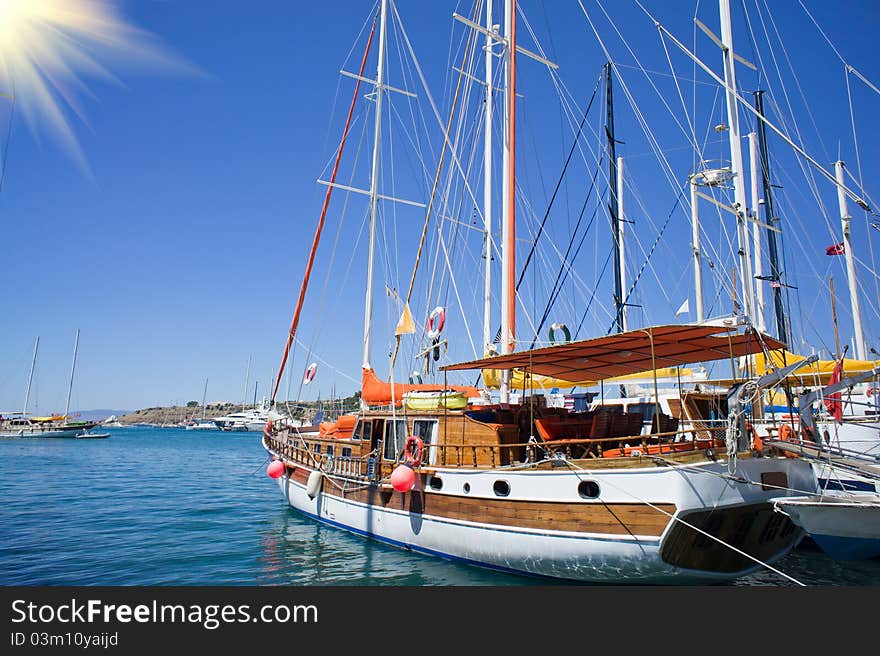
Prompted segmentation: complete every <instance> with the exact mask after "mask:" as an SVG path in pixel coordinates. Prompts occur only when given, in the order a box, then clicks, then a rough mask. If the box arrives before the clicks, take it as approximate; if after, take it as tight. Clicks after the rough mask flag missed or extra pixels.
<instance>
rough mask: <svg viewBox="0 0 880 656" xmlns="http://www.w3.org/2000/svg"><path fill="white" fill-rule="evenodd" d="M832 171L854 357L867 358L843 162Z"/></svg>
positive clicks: (836, 163) (838, 163) (837, 163)
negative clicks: (851, 320)
mask: <svg viewBox="0 0 880 656" xmlns="http://www.w3.org/2000/svg"><path fill="white" fill-rule="evenodd" d="M834 172H835V173H836V174H837V182H838V185H837V202H838V205H840V225H841V228H842V230H843V256H844V257H845V258H846V281H847V283H848V285H849V303H850V307H851V308H852V318H853V341H854V342H855V347H856V357H857V358H858V359H859V360H865V359H866V358H867V349H866V348H865V334H864V332H863V331H862V310H861V308H860V306H859V288H858V282H857V281H856V259H855V256H854V255H853V249H852V236H851V235H850V222H851V221H852V217H851V216H850V215H849V209H848V208H847V202H846V193H845V192H844V184H845V181H844V178H843V162H841V161H837V162H835V163H834Z"/></svg>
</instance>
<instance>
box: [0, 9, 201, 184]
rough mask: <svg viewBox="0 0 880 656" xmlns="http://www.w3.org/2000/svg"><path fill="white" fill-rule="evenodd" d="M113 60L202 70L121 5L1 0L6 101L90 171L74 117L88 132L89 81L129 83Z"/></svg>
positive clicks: (0, 71)
mask: <svg viewBox="0 0 880 656" xmlns="http://www.w3.org/2000/svg"><path fill="white" fill-rule="evenodd" d="M107 62H113V64H114V67H116V66H121V65H137V66H138V67H146V68H161V69H164V70H166V71H174V72H179V73H187V74H191V73H195V72H197V69H195V68H194V67H193V66H191V65H190V64H188V63H186V62H184V61H183V60H181V59H180V58H178V57H175V56H174V55H172V54H170V53H169V52H167V51H166V50H165V49H164V48H163V47H162V46H161V45H160V43H159V41H158V39H157V38H156V37H155V36H153V35H152V34H151V33H149V32H147V31H144V30H142V29H139V28H137V27H135V26H133V25H131V24H130V23H129V22H127V21H126V20H125V19H124V18H123V16H122V14H121V12H120V10H119V8H118V3H117V2H114V1H111V0H0V94H2V95H4V96H5V99H4V100H2V102H8V99H9V96H14V100H15V103H16V106H17V108H18V109H17V110H16V111H17V112H18V110H20V111H21V114H22V115H23V116H24V119H25V121H26V123H27V125H28V127H29V128H30V130H31V132H32V133H33V134H34V136H35V138H37V140H38V141H39V140H40V134H41V132H42V131H45V132H46V133H48V135H49V136H50V137H51V138H52V139H53V140H54V141H56V142H57V143H58V144H59V145H60V147H61V148H62V149H63V150H65V151H66V152H67V154H68V155H69V156H71V158H72V159H73V160H74V161H75V162H76V163H77V164H78V165H79V166H80V167H82V168H83V170H84V171H87V172H88V171H89V167H88V162H87V160H86V158H85V155H84V153H83V152H82V149H81V147H80V145H79V142H78V140H77V137H76V133H75V131H74V126H73V121H72V118H73V116H75V117H76V118H77V119H78V120H79V121H80V122H82V123H83V124H85V125H86V126H88V120H87V117H86V112H85V108H84V106H83V103H82V98H83V97H90V98H94V97H95V96H94V94H93V93H92V92H91V91H90V90H89V88H88V85H87V84H86V79H87V78H88V79H98V80H101V81H104V82H109V83H111V84H117V85H121V84H122V82H121V81H120V79H119V78H118V77H117V75H115V74H114V73H113V72H112V71H111V70H110V67H109V64H107ZM71 115H73V116H71Z"/></svg>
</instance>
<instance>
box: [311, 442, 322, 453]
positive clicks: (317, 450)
mask: <svg viewBox="0 0 880 656" xmlns="http://www.w3.org/2000/svg"><path fill="white" fill-rule="evenodd" d="M312 450H313V451H314V452H315V453H321V445H320V444H316V445H315V446H314V447H312Z"/></svg>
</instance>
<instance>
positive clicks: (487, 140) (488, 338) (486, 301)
mask: <svg viewBox="0 0 880 656" xmlns="http://www.w3.org/2000/svg"><path fill="white" fill-rule="evenodd" d="M492 27H493V24H492V0H486V30H488V32H493V31H494V30H493V29H492ZM494 45H495V42H494V40H493V39H492V36H491V35H490V34H488V33H487V34H486V98H485V104H486V111H485V114H484V116H483V118H484V124H485V128H484V135H483V137H484V139H483V228H484V230H485V231H486V243H485V247H484V251H483V257H484V258H485V260H486V268H485V275H484V278H483V351H484V352H488V350H489V346H490V345H491V344H492V327H491V323H490V322H491V320H492V312H491V304H492V100H493V88H492V57H494V56H495V54H494V53H493V50H492V48H493V46H494Z"/></svg>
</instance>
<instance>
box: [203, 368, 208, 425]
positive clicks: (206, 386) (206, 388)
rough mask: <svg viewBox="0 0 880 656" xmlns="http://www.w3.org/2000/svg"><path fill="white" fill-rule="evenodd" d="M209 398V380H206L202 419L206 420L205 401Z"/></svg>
mask: <svg viewBox="0 0 880 656" xmlns="http://www.w3.org/2000/svg"><path fill="white" fill-rule="evenodd" d="M207 398H208V379H207V378H205V389H204V390H203V391H202V419H204V418H205V410H206V408H205V401H206V400H207Z"/></svg>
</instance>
